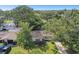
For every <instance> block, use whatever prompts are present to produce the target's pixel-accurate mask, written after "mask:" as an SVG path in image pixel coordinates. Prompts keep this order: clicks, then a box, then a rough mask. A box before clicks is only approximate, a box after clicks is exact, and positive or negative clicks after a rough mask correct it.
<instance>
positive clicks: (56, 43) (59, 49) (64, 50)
mask: <svg viewBox="0 0 79 59" xmlns="http://www.w3.org/2000/svg"><path fill="white" fill-rule="evenodd" d="M55 45H56V47H57V49H58V51H59V53H61V54H67V52H66V48H65V47H64V46H63V45H62V44H61V42H55Z"/></svg>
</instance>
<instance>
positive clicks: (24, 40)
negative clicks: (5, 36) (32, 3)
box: [17, 23, 33, 50]
mask: <svg viewBox="0 0 79 59" xmlns="http://www.w3.org/2000/svg"><path fill="white" fill-rule="evenodd" d="M21 26H22V29H21V32H20V33H19V34H18V37H17V44H18V45H19V46H21V47H23V48H24V49H28V50H29V49H32V47H33V41H32V36H31V29H30V28H29V24H28V23H21Z"/></svg>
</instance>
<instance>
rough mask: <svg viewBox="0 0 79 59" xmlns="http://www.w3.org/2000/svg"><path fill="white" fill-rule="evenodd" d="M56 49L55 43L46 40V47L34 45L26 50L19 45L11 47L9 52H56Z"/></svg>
mask: <svg viewBox="0 0 79 59" xmlns="http://www.w3.org/2000/svg"><path fill="white" fill-rule="evenodd" d="M56 53H58V52H57V49H56V46H55V44H53V43H50V42H48V43H47V45H46V47H36V48H33V49H32V50H30V51H29V52H28V50H25V49H23V48H21V47H18V46H16V47H12V50H11V52H10V54H56Z"/></svg>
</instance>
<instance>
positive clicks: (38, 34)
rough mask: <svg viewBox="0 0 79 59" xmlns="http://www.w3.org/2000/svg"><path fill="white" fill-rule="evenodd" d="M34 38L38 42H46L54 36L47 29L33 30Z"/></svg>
mask: <svg viewBox="0 0 79 59" xmlns="http://www.w3.org/2000/svg"><path fill="white" fill-rule="evenodd" d="M31 35H32V39H33V41H34V42H35V43H36V44H39V45H41V44H44V43H45V42H46V41H50V40H51V39H52V38H53V34H52V33H49V32H46V31H40V30H39V31H38V30H37V31H36V30H35V31H32V33H31Z"/></svg>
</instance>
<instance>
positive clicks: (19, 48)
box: [10, 46, 28, 54]
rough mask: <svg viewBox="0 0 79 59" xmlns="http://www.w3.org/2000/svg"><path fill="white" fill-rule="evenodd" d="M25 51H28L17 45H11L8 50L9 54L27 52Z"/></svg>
mask: <svg viewBox="0 0 79 59" xmlns="http://www.w3.org/2000/svg"><path fill="white" fill-rule="evenodd" d="M27 53H28V51H27V50H25V49H23V48H21V47H18V46H16V47H12V50H11V52H10V54H27Z"/></svg>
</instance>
